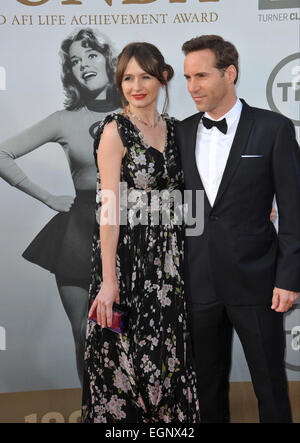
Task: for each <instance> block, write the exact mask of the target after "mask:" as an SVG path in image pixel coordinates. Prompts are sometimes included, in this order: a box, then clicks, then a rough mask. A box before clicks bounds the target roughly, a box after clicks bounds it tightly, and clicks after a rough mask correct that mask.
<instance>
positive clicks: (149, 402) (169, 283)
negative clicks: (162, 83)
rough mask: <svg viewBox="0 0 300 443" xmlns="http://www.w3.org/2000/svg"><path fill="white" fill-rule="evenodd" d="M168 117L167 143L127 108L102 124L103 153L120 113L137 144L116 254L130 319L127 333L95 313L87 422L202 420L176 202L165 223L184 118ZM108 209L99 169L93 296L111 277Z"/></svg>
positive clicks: (178, 185) (130, 145) (130, 150)
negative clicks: (102, 231)
mask: <svg viewBox="0 0 300 443" xmlns="http://www.w3.org/2000/svg"><path fill="white" fill-rule="evenodd" d="M164 118H165V120H166V125H167V136H166V144H165V149H164V152H163V153H162V152H160V151H158V150H157V149H155V148H154V147H151V146H149V145H147V143H145V141H144V140H143V137H142V134H141V133H140V131H139V130H138V129H137V128H136V127H135V126H134V125H133V123H132V122H131V121H130V120H129V119H128V118H127V117H126V116H124V115H122V114H111V115H109V116H107V117H106V118H105V120H103V121H102V122H101V123H100V126H99V128H98V131H97V136H96V139H95V150H94V154H95V158H97V150H98V146H99V141H100V137H101V134H102V132H103V130H104V127H105V126H106V125H107V124H108V123H110V122H112V121H113V120H114V121H115V122H116V123H117V127H118V131H119V135H120V137H121V139H122V142H123V145H124V146H125V147H126V148H127V151H126V154H125V156H124V157H123V160H122V167H121V182H122V186H123V188H124V189H123V191H121V194H122V193H123V195H122V196H121V200H122V201H123V207H121V210H122V211H123V216H124V217H125V219H126V220H127V222H126V223H123V224H120V234H119V241H118V247H117V261H116V263H117V278H118V283H119V290H120V303H121V305H126V306H127V307H128V308H129V327H128V332H127V333H125V334H123V335H120V334H117V333H115V332H112V331H110V330H108V329H106V328H103V329H102V328H101V326H99V325H97V324H95V323H94V322H92V321H88V328H87V342H86V352H85V377H84V386H83V405H82V421H83V422H88V423H89V422H94V423H95V422H104V423H112V422H132V423H137V422H140V423H151V422H152V423H154V422H190V423H192V422H193V423H194V422H198V421H199V406H198V400H197V395H196V379H195V377H196V376H195V373H194V371H193V367H192V361H191V344H190V337H189V334H188V330H187V318H186V317H187V315H186V306H185V300H184V292H183V280H182V278H183V236H184V227H183V225H182V223H178V221H180V220H179V219H178V217H179V215H178V213H177V212H176V207H175V204H174V205H173V207H172V205H171V207H170V210H169V219H168V223H163V221H164V220H163V209H164V208H163V207H164V199H163V192H165V191H163V190H167V191H168V192H173V193H174V195H175V194H176V192H177V196H178V193H179V195H182V188H183V173H182V170H181V166H180V159H179V154H178V151H177V147H176V145H175V141H174V120H173V119H171V118H169V117H164ZM140 191H144V192H143V193H141V192H140ZM160 197H162V198H160ZM121 206H122V203H121ZM150 207H151V209H152V211H150V210H149V211H148V212H147V211H146V210H147V209H149V208H150ZM100 209H101V192H100V177H99V172H98V183H97V204H96V214H97V216H96V219H97V223H96V229H95V234H94V239H93V253H92V272H91V284H90V301H91V302H92V301H93V300H94V298H95V297H96V295H97V294H98V292H99V290H100V287H101V248H100V240H99V224H98V223H99V213H100ZM145 209H146V210H145ZM166 212H168V211H167V210H166ZM137 220H140V221H141V222H140V223H137Z"/></svg>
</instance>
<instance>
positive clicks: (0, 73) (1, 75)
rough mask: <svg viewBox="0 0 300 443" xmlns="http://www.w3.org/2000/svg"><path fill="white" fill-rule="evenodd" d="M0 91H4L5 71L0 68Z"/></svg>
mask: <svg viewBox="0 0 300 443" xmlns="http://www.w3.org/2000/svg"><path fill="white" fill-rule="evenodd" d="M0 91H6V71H5V68H3V66H0Z"/></svg>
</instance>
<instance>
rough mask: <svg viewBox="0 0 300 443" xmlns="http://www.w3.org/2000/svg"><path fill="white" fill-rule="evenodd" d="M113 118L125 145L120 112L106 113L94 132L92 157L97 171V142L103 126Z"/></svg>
mask: <svg viewBox="0 0 300 443" xmlns="http://www.w3.org/2000/svg"><path fill="white" fill-rule="evenodd" d="M113 120H115V121H116V123H117V128H118V132H119V135H120V138H121V140H122V143H123V145H124V146H125V144H124V143H125V140H126V139H125V134H124V131H123V125H122V116H121V115H120V114H116V113H113V114H109V115H107V116H106V117H105V118H104V119H103V120H102V121H101V122H100V123H99V126H98V128H97V130H96V134H95V139H94V158H95V163H96V167H97V171H98V162H97V153H98V148H99V143H100V140H101V136H102V134H103V131H104V128H105V126H106V125H107V124H108V123H110V122H112V121H113Z"/></svg>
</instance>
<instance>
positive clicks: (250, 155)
mask: <svg viewBox="0 0 300 443" xmlns="http://www.w3.org/2000/svg"><path fill="white" fill-rule="evenodd" d="M241 157H243V158H261V157H263V155H262V154H249V155H241Z"/></svg>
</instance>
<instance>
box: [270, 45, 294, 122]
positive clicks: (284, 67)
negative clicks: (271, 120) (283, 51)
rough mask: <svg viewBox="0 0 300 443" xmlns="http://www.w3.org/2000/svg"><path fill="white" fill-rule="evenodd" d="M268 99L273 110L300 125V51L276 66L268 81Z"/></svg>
mask: <svg viewBox="0 0 300 443" xmlns="http://www.w3.org/2000/svg"><path fill="white" fill-rule="evenodd" d="M267 100H268V103H269V106H270V108H271V109H272V110H273V111H275V112H280V113H281V114H284V115H286V116H287V117H289V118H290V119H291V120H292V121H293V123H294V125H296V126H300V115H299V105H300V52H297V53H295V54H292V55H289V56H288V57H285V58H284V59H283V60H281V61H280V62H279V63H278V64H277V65H276V66H275V68H274V69H273V71H272V72H271V74H270V77H269V79H268V83H267Z"/></svg>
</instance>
